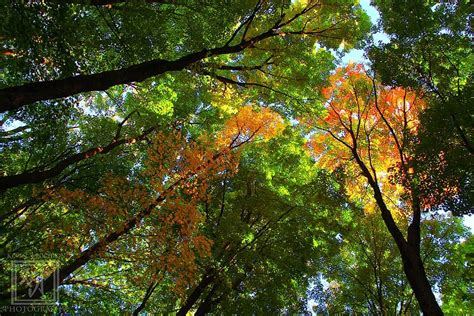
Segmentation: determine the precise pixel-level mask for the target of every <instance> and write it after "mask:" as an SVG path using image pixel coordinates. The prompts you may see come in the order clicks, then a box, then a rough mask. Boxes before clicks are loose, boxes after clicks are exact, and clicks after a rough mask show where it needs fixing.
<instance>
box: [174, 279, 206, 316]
mask: <svg viewBox="0 0 474 316" xmlns="http://www.w3.org/2000/svg"><path fill="white" fill-rule="evenodd" d="M214 278H215V276H214V274H213V272H212V271H209V272H208V273H206V274H205V275H204V277H203V278H202V279H201V282H199V284H198V285H197V286H196V288H194V290H193V292H192V293H191V294H190V295H189V297H188V299H187V300H186V302H185V303H184V305H183V306H182V307H181V308H180V309H179V311H178V312H177V313H176V316H186V314H187V313H188V312H189V311H190V310H191V308H193V306H194V304H196V302H197V300H198V299H199V297H200V296H201V295H202V293H203V292H204V291H205V290H206V288H207V287H208V286H209V284H211V283H212V282H213V281H214Z"/></svg>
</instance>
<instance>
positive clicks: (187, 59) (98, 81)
mask: <svg viewBox="0 0 474 316" xmlns="http://www.w3.org/2000/svg"><path fill="white" fill-rule="evenodd" d="M277 34H278V32H276V31H274V30H273V29H270V30H268V31H267V32H265V33H262V34H260V35H258V36H255V37H253V38H251V39H249V40H242V41H241V42H240V43H239V44H237V45H233V46H227V45H225V46H223V47H218V48H213V49H204V50H201V51H199V52H195V53H191V54H188V55H186V56H183V57H181V58H179V59H176V60H163V59H155V60H152V61H147V62H143V63H140V64H137V65H133V66H130V67H126V68H122V69H118V70H111V71H105V72H101V73H97V74H92V75H78V76H73V77H69V78H66V79H59V80H49V81H40V82H34V83H29V84H25V85H21V86H15V87H9V88H4V89H0V112H5V111H9V110H18V109H20V108H21V107H22V106H24V105H27V104H31V103H34V102H37V101H45V100H51V99H57V98H65V97H69V96H73V95H75V94H78V93H83V92H90V91H103V90H107V89H108V88H110V87H113V86H115V85H119V84H126V83H130V82H140V81H143V80H145V79H148V78H150V77H153V76H157V75H160V74H163V73H166V72H169V71H179V70H182V69H184V68H186V67H189V66H190V65H192V64H194V63H196V62H198V61H200V60H203V59H205V58H207V57H211V56H218V55H225V54H232V53H237V52H240V51H242V50H244V49H245V48H247V47H250V46H252V45H254V44H255V43H257V42H259V41H262V40H264V39H266V38H269V37H272V36H275V35H277Z"/></svg>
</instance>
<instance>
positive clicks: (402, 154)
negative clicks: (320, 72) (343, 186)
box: [304, 64, 425, 211]
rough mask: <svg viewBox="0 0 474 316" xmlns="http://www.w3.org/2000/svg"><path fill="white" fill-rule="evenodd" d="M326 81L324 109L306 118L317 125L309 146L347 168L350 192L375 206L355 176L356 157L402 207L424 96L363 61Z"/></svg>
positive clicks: (330, 163)
mask: <svg viewBox="0 0 474 316" xmlns="http://www.w3.org/2000/svg"><path fill="white" fill-rule="evenodd" d="M330 83H331V85H330V86H329V87H326V88H324V89H323V90H322V94H323V96H324V97H325V98H326V103H325V110H324V112H323V113H322V115H321V116H319V117H317V118H313V119H308V120H306V121H305V122H304V123H305V124H307V125H308V126H311V127H314V128H316V130H315V131H314V134H313V135H312V137H311V139H310V140H309V141H308V143H307V147H308V148H309V149H310V150H311V153H312V154H313V155H314V157H315V159H316V160H317V164H318V165H320V166H322V167H324V168H327V169H330V170H334V169H336V168H338V167H343V168H345V169H346V170H347V171H348V172H349V173H350V174H351V175H352V176H349V177H347V181H348V182H350V183H348V186H347V188H348V190H349V195H350V196H351V197H352V198H354V199H359V200H361V202H362V203H363V204H364V205H366V209H367V210H368V211H373V209H374V207H375V203H374V201H373V199H371V198H370V197H369V196H368V195H367V194H366V193H367V189H366V184H365V178H364V177H359V176H357V175H358V174H359V173H360V170H359V166H358V164H357V161H356V160H357V159H360V160H361V162H362V163H363V164H364V165H366V166H368V169H369V171H370V173H371V174H372V175H373V177H374V178H375V179H376V180H377V182H378V183H379V185H380V186H381V187H382V189H383V191H384V192H386V194H389V195H390V196H391V200H392V204H393V206H394V208H395V209H399V210H400V211H402V208H400V207H399V206H400V204H399V201H400V199H402V200H403V199H404V196H405V194H406V193H407V191H406V190H407V189H408V190H409V185H407V183H406V182H404V181H405V180H407V177H409V176H410V174H411V173H413V168H412V167H411V160H412V156H411V152H410V146H411V144H412V143H413V142H415V141H416V131H417V127H418V124H419V121H418V115H419V113H420V111H422V110H423V109H424V107H425V103H424V101H423V100H422V99H421V98H420V96H419V94H417V93H416V92H415V91H410V90H406V89H403V88H398V87H386V86H382V85H381V84H379V83H377V82H376V81H375V80H373V79H372V78H371V77H370V76H369V75H368V74H367V72H366V71H365V69H364V67H363V66H362V65H354V64H350V65H349V66H347V67H346V68H339V69H337V70H336V72H335V74H333V75H332V76H331V77H330ZM355 157H357V158H355Z"/></svg>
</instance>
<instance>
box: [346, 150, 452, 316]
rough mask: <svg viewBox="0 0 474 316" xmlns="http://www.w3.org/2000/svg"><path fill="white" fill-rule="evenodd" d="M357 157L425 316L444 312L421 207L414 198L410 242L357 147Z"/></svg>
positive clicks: (355, 157)
mask: <svg viewBox="0 0 474 316" xmlns="http://www.w3.org/2000/svg"><path fill="white" fill-rule="evenodd" d="M352 154H353V156H354V159H355V160H356V162H357V164H358V165H359V167H360V168H361V170H362V174H363V175H364V176H365V177H366V178H367V180H368V182H369V185H370V186H371V188H372V190H373V191H374V198H375V201H376V202H377V206H378V207H379V209H380V212H381V213H382V219H383V221H384V223H385V226H386V227H387V229H388V231H389V232H390V234H391V235H392V237H393V239H394V240H395V243H396V244H397V248H398V250H399V252H400V256H401V257H402V261H403V270H404V272H405V275H406V277H407V279H408V283H410V286H411V288H412V289H413V292H414V293H415V297H416V299H417V300H418V304H419V305H420V308H421V310H422V312H423V314H424V315H444V314H443V311H442V310H441V308H440V307H439V305H438V302H437V301H436V297H435V296H434V294H433V290H432V289H431V285H430V282H429V281H428V278H427V276H426V271H425V268H424V266H423V262H422V260H421V254H420V221H421V210H420V209H419V204H418V203H416V202H417V201H416V199H415V201H413V202H414V203H413V204H414V205H413V206H414V213H413V220H412V223H411V225H410V226H409V228H408V241H407V240H405V238H404V237H403V234H402V233H401V231H400V229H399V228H398V226H397V224H396V223H395V221H394V219H393V217H392V214H391V212H390V210H389V209H388V207H387V205H386V204H385V201H384V199H383V196H382V192H381V191H380V188H379V186H378V184H377V183H376V181H375V179H374V178H373V177H372V174H371V173H370V171H369V169H368V168H367V166H366V165H365V164H364V162H363V161H362V160H361V159H360V157H359V155H358V153H357V151H356V150H355V149H354V150H353V151H352Z"/></svg>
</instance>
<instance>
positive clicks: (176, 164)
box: [42, 106, 284, 295]
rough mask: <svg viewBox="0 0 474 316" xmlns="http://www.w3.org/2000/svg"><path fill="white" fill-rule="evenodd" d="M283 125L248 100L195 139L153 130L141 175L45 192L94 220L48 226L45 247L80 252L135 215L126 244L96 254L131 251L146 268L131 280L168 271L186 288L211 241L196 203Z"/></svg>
mask: <svg viewBox="0 0 474 316" xmlns="http://www.w3.org/2000/svg"><path fill="white" fill-rule="evenodd" d="M283 127H284V123H283V120H282V118H281V117H280V116H279V115H278V114H277V113H275V112H273V111H271V110H269V109H262V110H260V111H255V110H253V109H252V108H251V107H250V106H247V107H243V108H242V109H241V110H240V111H239V112H238V113H237V114H236V115H235V116H233V117H231V118H229V119H228V120H227V121H226V122H225V124H224V126H223V128H222V130H221V131H219V132H218V133H217V134H215V135H212V134H209V135H202V136H201V137H200V138H199V140H198V141H194V140H192V139H190V138H189V137H185V136H184V135H183V132H182V131H180V130H173V131H170V132H168V133H165V132H158V133H156V134H155V137H154V140H153V143H152V144H151V146H150V148H149V149H148V153H147V157H146V160H145V161H144V166H145V168H144V170H143V172H142V173H141V175H140V177H139V178H137V179H135V180H132V179H124V178H117V177H113V176H110V177H108V178H107V179H106V180H105V181H104V182H103V183H102V189H101V190H100V194H90V193H88V192H85V191H83V190H71V189H67V188H65V187H61V188H58V189H55V190H48V191H47V193H46V194H44V195H43V196H42V198H43V199H44V200H47V201H51V200H53V201H58V202H61V203H62V204H63V205H64V207H65V212H68V213H71V214H72V213H77V214H78V215H79V214H87V216H86V218H90V219H91V220H90V221H81V222H74V223H72V222H61V223H60V224H59V225H56V226H55V227H51V228H48V229H47V230H48V238H47V239H46V240H45V241H44V242H43V245H42V248H43V249H44V250H45V251H48V250H53V249H54V250H55V251H58V250H60V251H62V252H64V253H68V254H69V256H70V257H74V256H78V255H80V254H81V252H83V251H85V249H87V248H89V247H90V245H93V244H101V243H102V240H106V239H107V236H109V235H110V234H111V232H122V230H123V227H126V226H127V225H128V223H130V221H133V220H138V221H137V222H138V224H137V225H136V227H135V230H134V231H133V232H132V233H131V234H129V235H125V234H124V235H123V236H122V239H123V241H124V242H125V244H124V243H121V242H116V243H113V244H105V243H104V244H103V247H101V251H100V252H99V253H97V254H96V259H97V260H106V259H110V257H109V256H110V254H111V253H112V254H113V253H121V252H123V251H126V252H127V257H128V258H129V260H130V259H132V261H133V262H135V264H136V265H137V269H138V266H140V267H142V268H141V269H143V266H144V267H145V268H144V269H145V270H144V271H143V272H142V273H140V275H134V276H133V277H132V280H131V281H132V282H133V283H135V284H140V283H143V282H148V279H149V278H150V276H151V277H152V278H154V279H157V278H160V275H163V274H169V275H171V276H173V277H174V278H175V287H174V290H175V291H176V292H177V293H178V294H180V295H182V294H183V293H184V292H183V291H184V290H185V289H186V288H187V287H188V286H189V285H190V284H193V282H194V275H195V273H196V271H197V266H196V260H198V258H205V257H207V256H209V255H210V254H211V247H212V243H213V242H212V240H210V239H208V238H207V237H206V236H204V235H202V234H201V233H200V232H199V226H200V224H201V222H202V216H201V213H200V211H199V209H198V204H199V203H201V202H204V201H207V200H208V199H210V195H209V192H208V186H209V184H210V183H211V182H212V181H215V180H216V179H218V178H220V177H222V175H223V174H224V172H225V173H226V175H227V176H229V175H232V174H234V173H235V172H236V171H237V169H238V164H239V153H240V149H241V148H242V146H243V145H245V144H247V143H250V142H253V141H255V140H259V139H260V140H262V141H266V140H269V139H270V138H272V137H274V136H276V135H277V134H278V133H280V132H281V131H282V129H283ZM144 210H150V211H144ZM77 217H79V216H77ZM53 236H54V238H53ZM58 236H63V238H57V237H58ZM138 236H142V237H138ZM143 236H145V237H143ZM125 245H126V246H125ZM112 257H113V256H112Z"/></svg>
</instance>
